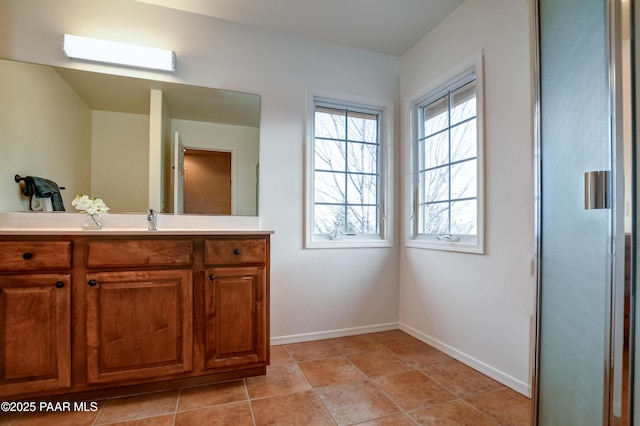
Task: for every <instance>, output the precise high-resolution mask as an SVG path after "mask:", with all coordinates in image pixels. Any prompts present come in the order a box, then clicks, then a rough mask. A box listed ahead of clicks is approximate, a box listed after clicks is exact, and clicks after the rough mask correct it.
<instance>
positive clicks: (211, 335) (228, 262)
mask: <svg viewBox="0 0 640 426" xmlns="http://www.w3.org/2000/svg"><path fill="white" fill-rule="evenodd" d="M267 246H268V241H267V240H266V239H264V238H263V239H257V238H248V239H212V240H207V241H205V247H204V248H205V250H204V255H205V264H206V265H207V269H206V271H205V273H206V279H205V291H204V299H205V315H204V318H205V339H204V345H205V346H204V347H205V368H213V369H217V368H231V367H236V366H239V365H247V366H250V365H265V364H266V363H268V352H269V351H268V341H267V335H268V328H267V324H268V319H267V318H268V305H267V303H266V302H267V296H266V295H267V293H268V287H267V285H268V280H267V277H266V263H267V259H268V258H267Z"/></svg>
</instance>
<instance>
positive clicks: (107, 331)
mask: <svg viewBox="0 0 640 426" xmlns="http://www.w3.org/2000/svg"><path fill="white" fill-rule="evenodd" d="M87 284H88V286H89V287H88V288H87V380H88V382H89V383H108V382H119V381H135V380H138V379H141V378H147V377H157V376H163V375H170V374H177V373H183V372H187V371H191V369H192V348H193V338H192V317H193V315H192V306H193V300H192V299H193V297H192V294H193V291H192V272H191V270H161V271H132V272H101V273H92V274H87Z"/></svg>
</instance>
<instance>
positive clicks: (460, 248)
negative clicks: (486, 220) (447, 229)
mask: <svg viewBox="0 0 640 426" xmlns="http://www.w3.org/2000/svg"><path fill="white" fill-rule="evenodd" d="M405 247H410V248H418V249H426V250H440V251H454V252H459V253H471V254H484V247H483V245H482V244H481V243H479V242H478V241H475V240H474V241H456V242H450V241H438V240H436V239H432V238H413V239H410V240H408V241H406V242H405Z"/></svg>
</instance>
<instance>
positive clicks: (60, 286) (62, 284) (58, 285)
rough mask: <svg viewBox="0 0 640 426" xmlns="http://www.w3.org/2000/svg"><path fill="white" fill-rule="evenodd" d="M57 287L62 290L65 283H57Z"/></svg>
mask: <svg viewBox="0 0 640 426" xmlns="http://www.w3.org/2000/svg"><path fill="white" fill-rule="evenodd" d="M56 287H57V288H62V287H64V283H63V282H62V281H58V282H57V283H56Z"/></svg>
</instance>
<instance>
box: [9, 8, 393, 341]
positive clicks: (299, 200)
mask: <svg viewBox="0 0 640 426" xmlns="http://www.w3.org/2000/svg"><path fill="white" fill-rule="evenodd" d="M64 32H67V33H71V34H80V35H87V36H94V37H102V38H109V39H113V40H120V41H129V42H132V43H139V44H148V45H155V46H158V47H166V48H170V49H173V50H175V51H176V53H177V56H178V69H177V73H176V74H175V75H171V74H163V73H148V72H142V71H136V70H127V69H122V68H111V67H106V66H102V67H101V66H96V65H88V64H83V63H79V62H69V61H67V60H66V59H65V57H64V55H63V54H62V52H61V50H60V38H61V34H62V33H64ZM0 34H1V35H2V37H0V57H8V58H11V59H17V60H24V61H30V62H40V63H46V64H50V65H59V66H65V67H72V68H81V69H100V70H102V71H103V72H113V73H118V74H125V75H132V76H140V77H151V78H155V79H166V80H168V81H179V82H184V83H188V84H193V85H197V86H210V87H217V88H222V89H228V90H237V91H243V92H250V93H257V94H259V95H260V96H261V114H260V116H261V123H260V173H261V175H260V181H261V182H260V220H261V225H262V227H264V228H266V229H272V230H274V231H275V234H274V235H273V237H272V246H271V247H272V256H271V335H272V340H273V341H275V342H283V341H290V340H303V339H308V338H312V337H322V336H328V335H331V334H332V333H333V332H336V330H343V329H348V330H349V331H354V329H357V328H358V327H369V328H366V329H365V330H368V329H371V328H375V327H376V326H380V325H382V327H384V326H387V327H395V326H396V325H397V320H398V285H397V277H398V254H397V248H387V249H381V248H377V249H343V250H327V249H323V250H303V249H302V242H303V232H302V231H303V228H302V218H303V212H302V206H303V179H302V178H303V158H304V157H303V138H304V122H305V90H306V88H307V87H308V86H311V87H316V88H321V89H328V90H334V91H344V92H348V93H353V94H357V95H364V96H369V97H375V98H381V99H389V100H392V101H396V102H397V99H398V93H399V79H398V78H399V73H400V59H399V58H396V57H391V56H386V55H381V54H377V53H372V52H368V51H364V50H360V49H355V48H349V47H345V46H340V45H336V44H333V43H325V42H320V41H316V40H313V39H308V38H301V37H300V38H299V37H293V36H289V35H283V34H278V33H275V32H270V31H262V30H257V29H252V28H250V27H246V26H242V25H237V24H233V23H230V22H226V21H220V20H215V19H211V18H207V17H204V16H199V15H193V14H189V13H182V12H177V11H175V10H171V9H165V8H159V7H155V6H152V5H148V4H143V3H138V2H133V1H130V0H109V1H108V2H106V1H103V2H98V1H85V0H3V1H2V2H0ZM314 333H319V334H314Z"/></svg>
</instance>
